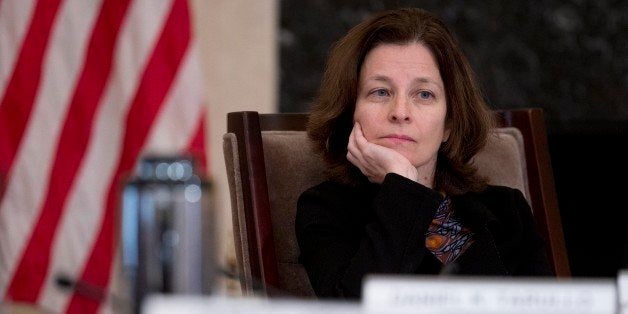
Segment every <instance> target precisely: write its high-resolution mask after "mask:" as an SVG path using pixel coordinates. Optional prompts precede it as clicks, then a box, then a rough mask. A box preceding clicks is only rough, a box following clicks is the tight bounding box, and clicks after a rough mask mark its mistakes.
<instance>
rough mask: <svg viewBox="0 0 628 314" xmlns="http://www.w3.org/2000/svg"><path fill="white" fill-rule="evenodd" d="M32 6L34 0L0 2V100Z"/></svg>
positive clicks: (30, 14)
mask: <svg viewBox="0 0 628 314" xmlns="http://www.w3.org/2000/svg"><path fill="white" fill-rule="evenodd" d="M34 4H35V1H34V0H22V1H0V99H2V95H3V94H4V89H5V88H6V84H7V83H8V82H9V77H10V75H11V73H13V68H14V66H15V62H16V61H17V56H18V55H19V52H20V49H21V48H22V42H23V38H24V34H25V33H26V31H27V30H28V26H29V25H30V21H31V18H32V15H33V12H34V11H35V10H34V7H35V5H34Z"/></svg>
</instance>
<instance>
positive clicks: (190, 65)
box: [144, 42, 205, 154]
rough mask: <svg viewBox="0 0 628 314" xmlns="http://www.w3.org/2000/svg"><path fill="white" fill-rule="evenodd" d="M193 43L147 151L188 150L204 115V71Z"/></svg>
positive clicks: (154, 152)
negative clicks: (200, 100)
mask: <svg viewBox="0 0 628 314" xmlns="http://www.w3.org/2000/svg"><path fill="white" fill-rule="evenodd" d="M196 48H197V47H196V45H195V44H194V42H192V44H191V45H190V47H189V48H188V51H187V53H186V55H185V59H184V60H183V62H182V63H181V68H180V69H179V73H178V74H177V78H176V79H175V81H174V83H173V86H172V89H171V92H170V93H169V95H168V96H167V98H166V99H165V101H166V104H165V106H164V108H163V109H162V112H161V114H160V116H159V117H158V119H157V122H156V123H157V124H156V125H155V127H154V128H153V130H152V133H151V134H150V137H149V140H148V143H147V145H146V147H145V150H144V152H145V153H146V154H167V153H171V154H172V153H173V152H181V151H182V150H184V149H186V148H187V147H186V145H187V144H188V143H189V140H190V138H192V137H193V136H194V132H195V131H196V127H197V126H198V119H199V118H200V115H201V114H202V105H203V104H199V103H198V100H199V99H204V98H205V97H204V94H203V93H204V90H203V88H204V86H203V83H202V82H203V79H202V78H203V74H202V72H201V66H200V64H199V58H198V55H197V49H196Z"/></svg>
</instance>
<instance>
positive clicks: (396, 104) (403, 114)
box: [388, 99, 410, 122]
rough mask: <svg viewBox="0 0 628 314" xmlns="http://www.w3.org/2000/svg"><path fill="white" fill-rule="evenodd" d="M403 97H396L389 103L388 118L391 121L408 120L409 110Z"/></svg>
mask: <svg viewBox="0 0 628 314" xmlns="http://www.w3.org/2000/svg"><path fill="white" fill-rule="evenodd" d="M408 109H409V108H408V104H407V102H406V100H405V99H396V100H395V101H393V103H391V107H390V112H389V114H388V119H389V120H390V121H392V122H409V121H410V112H409V111H408Z"/></svg>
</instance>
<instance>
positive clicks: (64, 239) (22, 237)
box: [0, 0, 628, 312]
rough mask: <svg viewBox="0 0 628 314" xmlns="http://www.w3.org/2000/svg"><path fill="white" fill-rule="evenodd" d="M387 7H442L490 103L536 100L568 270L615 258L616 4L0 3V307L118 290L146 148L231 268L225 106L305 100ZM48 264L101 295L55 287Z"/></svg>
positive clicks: (616, 265) (590, 273) (622, 29)
mask: <svg viewBox="0 0 628 314" xmlns="http://www.w3.org/2000/svg"><path fill="white" fill-rule="evenodd" d="M399 7H420V8H424V9H427V10H430V11H432V12H434V13H435V14H437V15H439V16H441V17H442V19H443V20H444V21H445V22H446V23H447V24H448V25H449V26H450V28H451V29H452V30H453V32H454V33H455V34H456V35H457V37H458V39H459V42H460V45H461V47H462V49H463V51H464V52H465V53H466V55H467V57H468V59H469V61H470V63H471V65H472V67H473V69H474V70H475V72H476V75H477V79H478V81H479V83H480V86H481V88H482V90H483V93H484V95H485V97H486V100H487V102H488V103H489V105H490V106H491V107H492V108H495V109H499V108H518V107H540V108H543V109H544V111H545V118H546V126H547V129H548V136H549V144H550V149H551V152H550V153H551V158H552V164H553V169H554V178H555V183H556V189H557V194H558V199H559V207H560V211H561V216H562V220H563V228H564V233H565V240H566V244H567V249H568V253H569V260H570V265H571V270H572V273H573V275H574V276H583V277H614V276H616V274H617V271H618V270H619V269H621V268H624V267H626V266H627V265H628V214H627V212H628V205H627V204H628V201H627V200H626V198H625V195H626V191H628V183H627V180H626V177H627V176H628V165H627V162H626V161H627V160H628V158H627V157H628V156H627V155H628V153H626V149H625V146H626V144H627V143H628V1H610V0H601V1H594V0H571V1H566V0H565V1H557V0H547V1H481V2H480V1H474V2H472V1H460V0H446V1H435V0H429V1H409V0H403V1H402V0H398V1H392V0H390V1H378V0H355V1H348V0H259V1H251V0H163V1H153V0H129V1H110V0H107V1H105V0H103V1H96V0H94V1H83V0H58V1H48V0H0V97H2V98H1V99H0V296H2V297H3V301H6V300H13V301H15V302H24V303H29V304H32V303H34V304H38V305H39V306H40V307H41V308H43V309H47V310H48V311H50V312H62V311H64V309H72V310H76V311H80V312H94V311H96V310H98V306H99V305H98V303H100V302H101V301H103V299H107V298H108V299H115V298H114V296H115V295H116V294H117V295H125V294H126V293H127V292H128V287H127V291H126V292H125V287H123V286H124V284H123V283H122V282H121V280H120V278H115V277H116V274H118V273H119V267H120V265H119V264H118V263H117V261H118V259H119V256H118V255H117V254H118V251H117V247H116V245H118V243H117V242H115V241H116V239H117V238H116V237H117V236H119V234H118V233H116V232H117V231H118V230H116V229H115V228H116V226H117V225H116V224H117V223H119V221H118V220H117V218H116V216H115V210H116V206H117V205H118V203H117V202H118V197H119V194H117V193H118V192H119V191H118V190H117V189H119V188H120V187H121V185H122V184H123V183H124V178H125V175H129V173H130V172H131V173H132V171H133V168H134V165H136V164H138V163H139V160H140V159H141V157H142V156H145V155H148V154H150V153H153V154H159V153H162V154H164V153H165V154H174V153H177V154H181V153H188V154H190V153H191V154H194V155H195V156H196V157H198V158H199V160H200V161H201V163H200V166H201V167H200V168H199V169H200V171H202V172H203V174H205V175H206V177H207V178H208V179H209V180H210V182H211V195H212V206H211V208H212V210H213V212H214V213H213V214H214V215H213V217H215V220H216V221H215V222H216V223H215V224H214V228H215V230H214V232H215V234H217V235H218V236H217V241H216V252H215V255H216V256H217V257H218V260H217V263H218V265H219V266H220V267H221V268H223V269H231V270H233V269H234V263H235V253H234V244H233V235H232V233H231V232H232V231H231V213H230V211H231V204H230V197H229V191H228V185H227V179H226V174H225V165H224V157H223V152H222V135H223V134H224V133H225V132H226V116H227V113H228V112H231V111H244V110H247V111H259V112H262V113H272V112H307V111H308V110H309V108H310V105H311V103H312V101H313V99H314V97H315V96H316V92H317V88H318V85H319V82H320V79H321V74H322V71H323V67H324V63H325V58H326V56H327V54H328V52H329V50H330V47H331V46H332V44H333V43H334V42H335V41H337V40H338V39H339V38H340V37H341V36H342V35H344V34H345V33H346V32H347V30H349V29H350V28H351V27H352V26H354V25H356V24H357V23H359V22H360V21H362V20H364V19H365V18H367V17H368V16H370V15H371V14H372V13H373V12H377V11H380V10H386V9H394V8H399ZM94 143H95V144H94ZM116 163H117V164H116ZM103 269H104V270H105V271H102V270H103ZM58 274H65V275H67V276H68V278H69V279H72V280H75V279H76V280H78V281H77V282H76V283H77V284H85V283H89V284H91V285H92V286H90V288H94V289H96V291H97V292H98V295H96V296H94V295H91V296H89V295H88V296H85V295H79V294H81V293H78V292H76V291H74V296H72V294H69V293H67V291H62V290H61V289H59V280H57V279H58V277H56V276H57V275H58ZM33 278H35V279H33ZM234 282H235V281H231V283H232V284H234ZM66 283H67V282H66ZM31 286H32V287H35V288H32V287H31ZM222 288H223V289H224V290H227V291H229V290H230V289H232V288H234V287H233V286H230V285H229V280H227V281H226V284H225V285H223V286H222ZM235 288H237V287H235ZM83 294H84V293H83ZM124 302H127V301H124V300H123V301H122V303H124ZM109 303H115V302H111V301H110V302H109ZM0 305H1V304H0ZM109 305H111V304H109ZM114 305H115V304H114Z"/></svg>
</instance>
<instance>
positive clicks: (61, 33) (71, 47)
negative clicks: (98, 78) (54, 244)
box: [0, 0, 98, 296]
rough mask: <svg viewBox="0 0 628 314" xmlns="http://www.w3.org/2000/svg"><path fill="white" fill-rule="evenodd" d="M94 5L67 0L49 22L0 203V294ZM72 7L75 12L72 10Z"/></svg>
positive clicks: (30, 217)
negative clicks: (28, 108) (33, 89)
mask: <svg viewBox="0 0 628 314" xmlns="http://www.w3.org/2000/svg"><path fill="white" fill-rule="evenodd" d="M3 2H4V1H3ZM97 8H98V6H96V5H94V3H92V2H90V1H84V0H68V1H66V2H65V3H64V4H63V5H62V7H61V8H60V11H59V16H58V17H57V18H56V23H55V24H54V25H53V27H54V29H53V30H52V33H51V36H52V37H51V40H50V45H49V47H48V51H47V52H46V54H45V56H44V62H43V65H42V78H41V79H42V82H41V85H40V87H39V90H38V95H37V97H36V98H35V104H34V106H33V112H32V114H31V117H30V119H29V123H28V124H27V128H26V130H25V132H24V139H23V140H22V145H21V147H20V149H19V150H18V152H17V154H16V159H15V163H14V165H13V168H12V171H11V173H10V174H9V180H10V181H9V182H7V187H6V191H5V195H4V198H3V199H2V203H1V204H0V295H2V296H4V295H5V292H6V288H7V285H8V284H9V281H10V280H11V277H12V274H13V271H14V269H15V268H16V267H17V263H18V262H19V259H20V258H21V254H22V251H23V249H24V248H25V245H26V244H27V242H28V240H29V237H30V234H31V231H32V229H33V227H34V226H35V224H36V223H37V222H36V220H37V217H38V216H39V211H38V210H39V209H40V208H41V204H42V202H43V196H44V194H45V192H46V190H47V188H48V186H47V185H46V184H47V182H48V178H49V175H50V168H51V165H52V162H51V160H52V159H53V157H54V153H55V151H56V144H57V140H58V136H59V132H60V130H61V128H62V125H61V124H62V121H64V120H65V119H64V118H65V114H66V111H67V107H68V105H69V100H70V96H71V95H72V92H73V90H74V86H75V85H76V80H77V78H76V77H77V75H78V73H79V72H80V69H81V65H82V61H83V55H84V53H85V45H86V44H87V38H89V35H90V30H91V28H92V24H93V22H94V15H95V14H96V13H97V11H98V10H97ZM77 10H78V12H80V14H76V11H77ZM68 56H72V58H68Z"/></svg>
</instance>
